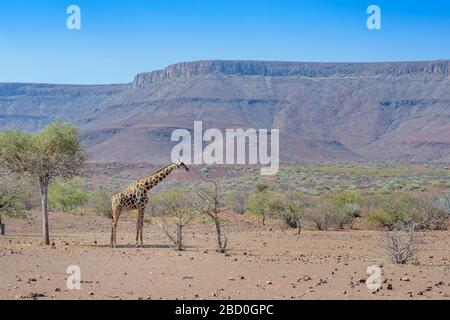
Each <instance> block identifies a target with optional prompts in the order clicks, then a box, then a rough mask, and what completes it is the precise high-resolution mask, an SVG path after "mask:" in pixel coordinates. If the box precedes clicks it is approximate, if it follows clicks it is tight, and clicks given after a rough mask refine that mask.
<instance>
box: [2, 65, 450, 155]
mask: <svg viewBox="0 0 450 320" xmlns="http://www.w3.org/2000/svg"><path fill="white" fill-rule="evenodd" d="M449 66H450V61H429V62H393V63H303V62H265V61H197V62H186V63H179V64H175V65H171V66H168V67H167V68H166V69H164V70H160V71H154V72H150V73H142V74H139V75H137V76H136V77H135V79H134V81H133V82H131V83H129V84H119V85H105V86H72V85H48V84H0V129H5V128H8V127H16V128H20V129H26V130H37V129H39V128H41V127H43V126H44V125H46V124H47V123H49V122H50V121H51V120H52V119H54V118H55V117H58V118H59V119H62V120H66V121H70V122H72V123H74V124H76V125H78V126H80V128H81V129H82V132H83V134H84V136H85V141H86V143H87V144H88V146H89V151H90V152H91V160H92V161H102V162H110V161H120V162H154V163H159V162H165V161H167V159H168V158H169V157H170V150H171V147H172V145H173V144H172V143H171V142H170V135H171V132H172V130H173V129H174V128H186V129H190V130H191V129H192V127H193V123H194V121H195V120H203V122H204V128H205V129H207V128H210V127H214V128H219V129H225V128H235V127H242V128H278V129H280V134H281V137H280V144H281V146H280V147H281V150H280V156H281V160H282V161H284V162H293V163H298V162H303V161H328V160H343V159H345V160H349V159H350V160H361V159H366V160H371V159H389V160H407V161H446V162H450V134H449V133H450V77H449V69H450V68H449Z"/></svg>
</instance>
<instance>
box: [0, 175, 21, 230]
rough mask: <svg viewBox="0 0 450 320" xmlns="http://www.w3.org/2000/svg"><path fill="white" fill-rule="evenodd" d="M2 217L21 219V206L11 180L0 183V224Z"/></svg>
mask: <svg viewBox="0 0 450 320" xmlns="http://www.w3.org/2000/svg"><path fill="white" fill-rule="evenodd" d="M2 215H6V216H9V217H22V216H23V215H24V213H23V205H22V204H21V203H20V201H19V192H18V189H17V185H16V183H15V181H14V180H12V179H1V181H0V224H1V223H2V219H1V217H2Z"/></svg>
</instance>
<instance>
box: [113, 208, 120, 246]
mask: <svg viewBox="0 0 450 320" xmlns="http://www.w3.org/2000/svg"><path fill="white" fill-rule="evenodd" d="M120 212H121V210H120V209H118V208H114V209H113V215H112V226H111V247H113V248H115V247H116V246H117V239H116V234H117V223H118V222H119V216H120Z"/></svg>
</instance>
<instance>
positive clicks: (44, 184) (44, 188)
mask: <svg viewBox="0 0 450 320" xmlns="http://www.w3.org/2000/svg"><path fill="white" fill-rule="evenodd" d="M40 188H41V207H42V233H43V236H44V243H45V245H47V246H48V245H50V234H49V229H48V180H45V179H41V180H40Z"/></svg>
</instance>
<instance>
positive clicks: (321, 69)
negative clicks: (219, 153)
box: [132, 61, 450, 88]
mask: <svg viewBox="0 0 450 320" xmlns="http://www.w3.org/2000/svg"><path fill="white" fill-rule="evenodd" d="M449 66H450V62H449V61H430V62H428V61H427V62H392V63H311V62H261V61H196V62H183V63H177V64H173V65H170V66H168V67H167V68H165V69H164V70H158V71H153V72H148V73H141V74H138V75H137V76H136V77H135V79H134V81H133V83H132V86H133V87H134V88H137V87H142V86H145V85H148V84H153V83H160V82H163V81H165V80H170V79H175V78H185V79H189V78H193V77H195V76H199V75H207V74H220V75H241V76H266V77H290V76H297V77H311V78H314V77H401V76H419V77H420V76H436V77H447V76H448V74H449V69H450V68H449Z"/></svg>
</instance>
